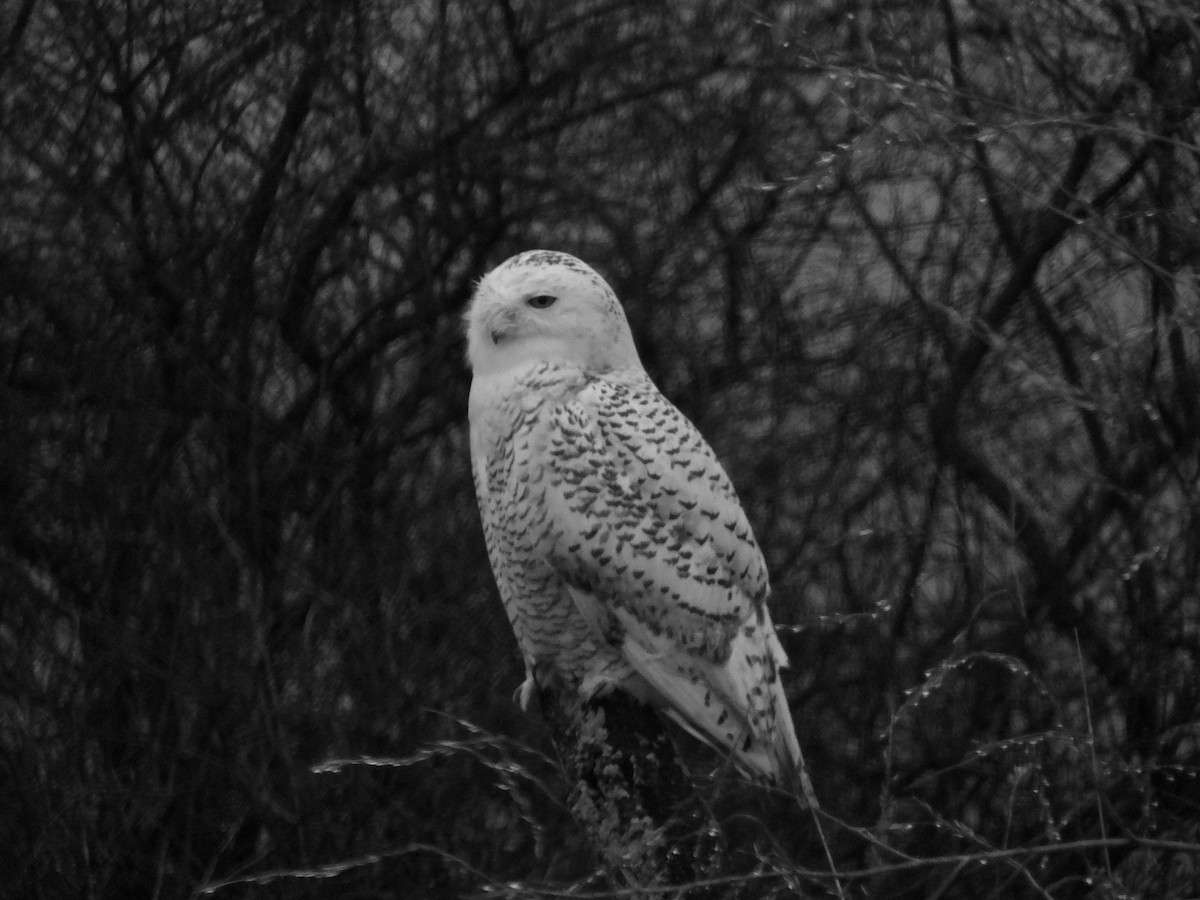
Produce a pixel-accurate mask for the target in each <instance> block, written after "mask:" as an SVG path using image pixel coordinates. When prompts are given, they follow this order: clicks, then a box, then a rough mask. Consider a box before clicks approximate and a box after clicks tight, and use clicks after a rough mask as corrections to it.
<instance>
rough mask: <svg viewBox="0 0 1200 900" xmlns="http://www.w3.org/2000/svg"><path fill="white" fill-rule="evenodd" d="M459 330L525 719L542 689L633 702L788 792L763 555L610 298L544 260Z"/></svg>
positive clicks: (505, 283)
mask: <svg viewBox="0 0 1200 900" xmlns="http://www.w3.org/2000/svg"><path fill="white" fill-rule="evenodd" d="M466 322H467V336H468V357H469V361H470V364H471V369H472V371H473V374H474V380H473V382H472V384H471V400H470V418H471V459H472V464H473V470H474V476H475V490H476V494H477V496H478V499H479V510H480V514H481V516H482V518H483V530H484V535H485V536H486V539H487V546H488V554H489V557H490V559H491V564H492V570H493V571H494V573H495V576H496V582H497V584H498V585H499V589H500V596H501V598H502V599H503V601H504V607H505V609H506V610H507V611H508V617H509V619H510V621H511V622H512V626H513V631H514V632H515V633H516V637H517V642H518V644H519V645H520V647H521V651H522V653H523V654H524V657H525V667H526V672H527V677H526V679H525V682H524V684H523V685H522V686H521V688H520V699H521V705H522V707H526V706H527V705H528V703H529V700H530V698H531V697H532V696H533V693H534V691H535V690H536V689H542V690H553V691H556V692H558V693H559V695H560V696H563V695H564V693H563V692H566V693H565V696H577V697H578V698H579V700H580V702H581V703H582V702H584V701H586V700H588V699H590V698H593V697H595V696H597V695H602V694H604V693H605V692H608V691H612V690H621V691H626V692H628V693H630V694H632V695H634V696H635V697H637V698H639V699H640V700H642V701H644V702H646V703H649V704H651V705H653V706H654V707H655V708H657V709H659V710H661V711H662V712H663V713H665V714H666V715H668V716H669V717H670V718H672V719H674V720H675V721H676V722H678V723H679V724H680V725H682V726H683V727H684V728H685V729H687V730H688V731H690V732H691V733H692V734H694V735H696V736H698V737H700V738H702V739H703V740H705V741H708V742H709V743H710V744H712V745H714V746H715V747H717V748H718V749H719V750H721V751H723V752H725V753H727V754H729V755H730V756H731V757H732V758H733V760H734V761H735V763H736V764H737V765H738V767H739V768H740V769H742V770H743V771H744V772H745V773H746V774H748V775H749V776H751V777H752V778H755V779H759V780H766V781H768V782H771V783H776V784H779V783H783V784H791V783H794V782H793V779H794V778H796V777H802V763H801V756H800V747H799V745H798V743H797V742H796V733H795V729H794V728H793V725H792V717H791V714H790V712H789V711H788V705H787V700H786V698H785V696H784V692H783V686H782V684H781V683H780V678H779V670H780V669H781V668H782V667H783V666H786V665H787V657H786V655H785V654H784V651H783V648H782V647H781V646H780V643H779V639H778V638H777V637H776V635H775V629H774V626H773V625H772V624H771V614H770V612H769V611H768V610H767V607H766V601H767V595H768V593H769V587H768V582H767V571H766V566H765V563H764V561H763V557H762V553H761V552H760V551H759V549H758V545H757V543H756V542H755V540H754V535H753V533H752V532H751V530H750V525H749V523H748V522H747V520H746V515H745V513H744V512H743V511H742V507H741V505H740V504H739V503H738V499H737V496H736V495H735V494H734V490H733V487H732V485H731V484H730V482H729V478H728V477H727V476H726V474H725V471H724V469H722V468H721V465H720V463H718V462H717V459H716V457H715V456H714V454H713V451H712V449H711V448H710V447H709V446H708V444H707V442H705V440H704V438H703V437H701V436H700V433H699V432H698V431H697V430H696V428H695V426H693V425H692V423H691V422H689V421H688V420H687V419H686V418H685V417H684V416H683V414H682V413H680V412H679V410H677V409H676V408H675V407H674V406H672V405H671V403H670V402H668V401H667V399H666V398H665V397H663V395H662V394H661V393H659V391H658V389H657V388H656V387H655V386H654V384H653V382H651V381H650V378H649V376H648V375H647V374H646V371H645V370H644V369H643V368H642V365H641V362H640V361H639V360H638V355H637V351H636V350H635V348H634V343H633V335H632V333H631V332H630V329H629V323H628V322H627V321H626V319H625V313H624V312H623V310H622V309H621V305H620V303H618V302H617V298H616V295H615V294H614V293H613V291H612V289H611V288H610V287H609V286H608V284H607V283H606V282H605V281H604V279H603V278H601V277H600V276H599V275H598V274H597V273H596V272H595V271H594V270H593V269H591V268H590V267H589V266H587V265H585V264H584V263H583V262H581V261H580V260H578V259H576V258H575V257H573V256H569V255H567V254H564V253H555V252H550V251H546V250H532V251H529V252H527V253H521V254H519V255H518V256H514V257H512V258H511V259H509V260H508V261H507V262H505V263H503V264H502V265H500V266H499V267H497V268H496V269H494V270H493V271H492V272H490V273H489V274H488V275H487V276H486V277H485V278H484V279H483V280H482V282H480V284H479V288H478V290H477V291H476V293H475V297H474V299H473V301H472V302H471V305H470V308H469V310H468V312H467V315H466ZM805 787H807V785H806V784H805ZM805 793H806V794H807V795H809V797H810V798H811V789H807V790H806V791H805Z"/></svg>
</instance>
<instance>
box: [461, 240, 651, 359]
mask: <svg viewBox="0 0 1200 900" xmlns="http://www.w3.org/2000/svg"><path fill="white" fill-rule="evenodd" d="M466 321H467V358H468V360H469V362H470V364H471V369H472V371H473V372H474V373H475V375H477V376H478V375H487V374H491V373H494V372H499V371H503V370H504V369H507V368H510V367H512V366H514V365H518V364H521V363H527V362H533V361H540V360H562V361H566V362H573V363H575V364H577V365H579V366H581V367H582V368H583V369H584V370H585V371H587V372H607V371H611V370H613V369H618V368H623V367H625V366H630V365H639V363H638V358H637V351H636V350H635V349H634V345H633V336H632V334H631V332H630V330H629V323H628V322H627V321H626V319H625V313H624V311H623V310H622V309H621V304H620V303H618V302H617V298H616V295H615V294H614V293H613V291H612V288H610V287H609V286H608V284H607V283H606V282H605V281H604V279H603V278H601V277H600V276H599V275H598V274H597V273H596V271H595V270H594V269H592V268H591V267H590V266H588V265H587V264H586V263H583V262H581V261H580V260H578V259H576V258H575V257H573V256H569V255H568V254H566V253H555V252H553V251H549V250H530V251H527V252H525V253H520V254H518V255H517V256H514V257H512V258H511V259H509V260H508V261H506V262H504V263H502V264H501V265H499V266H497V267H496V268H495V269H493V270H492V271H491V272H489V273H488V274H487V275H486V276H485V277H484V279H483V280H482V281H481V282H480V283H479V287H478V289H476V291H475V297H474V299H473V300H472V301H471V305H470V307H469V308H468V309H467V315H466Z"/></svg>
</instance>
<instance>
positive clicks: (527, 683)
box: [513, 672, 537, 712]
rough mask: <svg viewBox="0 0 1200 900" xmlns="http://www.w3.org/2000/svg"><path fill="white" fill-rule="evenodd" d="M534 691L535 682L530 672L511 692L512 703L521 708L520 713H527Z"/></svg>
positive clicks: (535, 688)
mask: <svg viewBox="0 0 1200 900" xmlns="http://www.w3.org/2000/svg"><path fill="white" fill-rule="evenodd" d="M536 691H537V681H536V680H535V679H534V677H533V672H530V673H529V674H528V675H526V676H525V680H524V681H522V682H521V683H520V685H518V686H517V689H516V690H515V691H513V702H514V703H516V704H518V705H519V706H520V707H521V711H522V712H529V703H530V701H531V700H532V699H533V696H534V693H535V692H536Z"/></svg>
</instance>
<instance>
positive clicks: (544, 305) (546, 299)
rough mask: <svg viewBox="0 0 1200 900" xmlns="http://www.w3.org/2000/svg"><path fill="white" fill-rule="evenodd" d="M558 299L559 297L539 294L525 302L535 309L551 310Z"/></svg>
mask: <svg viewBox="0 0 1200 900" xmlns="http://www.w3.org/2000/svg"><path fill="white" fill-rule="evenodd" d="M557 299H558V298H557V297H554V296H551V295H550V294H538V295H537V296H534V297H530V298H529V299H528V300H526V301H525V302H526V303H528V304H529V305H530V306H532V307H533V308H534V309H549V308H550V307H551V306H553V305H554V301H556V300H557Z"/></svg>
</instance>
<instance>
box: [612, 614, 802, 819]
mask: <svg viewBox="0 0 1200 900" xmlns="http://www.w3.org/2000/svg"><path fill="white" fill-rule="evenodd" d="M622 649H623V651H624V654H625V657H626V659H627V660H628V661H629V662H630V664H631V665H632V666H633V668H634V670H635V671H636V672H637V673H638V674H639V675H641V676H642V678H643V679H645V681H646V682H647V683H648V685H649V687H650V689H651V695H652V698H653V700H654V702H655V703H656V705H657V706H658V707H659V708H660V709H661V710H662V712H663V713H664V714H666V715H667V716H668V717H669V718H671V719H672V720H673V721H674V722H676V723H677V724H678V725H680V726H681V727H682V728H683V729H684V730H686V731H688V732H690V733H691V734H692V735H694V736H695V737H697V738H699V739H700V740H703V741H704V742H706V743H708V744H710V745H712V746H713V747H714V748H715V749H717V750H718V751H719V752H721V753H725V754H728V755H729V756H730V758H731V759H732V761H733V763H734V764H735V765H736V766H737V767H738V769H740V770H741V771H742V772H743V773H745V774H746V775H747V776H749V777H750V778H751V779H752V780H754V781H762V782H766V783H768V784H771V785H775V786H778V787H782V788H784V789H785V790H795V791H796V793H797V795H798V796H799V797H800V798H801V799H802V800H803V801H804V803H805V805H807V806H813V807H815V806H817V803H816V798H815V796H814V795H813V790H812V785H811V784H810V782H809V780H808V776H807V774H806V773H805V771H804V758H803V756H802V755H801V753H800V744H799V742H798V741H797V740H796V730H795V726H794V725H793V724H792V715H791V711H790V710H789V709H788V705H787V698H786V697H785V696H784V693H783V685H782V684H781V683H780V680H779V677H778V672H779V669H780V668H781V667H782V666H784V665H786V664H787V656H786V655H785V654H784V652H783V648H782V646H780V644H779V641H778V639H777V638H776V637H775V632H774V628H773V627H772V626H771V620H770V616H769V615H767V614H766V613H765V610H764V616H763V619H762V620H761V621H760V622H759V623H758V625H757V627H749V628H742V629H739V630H738V632H737V636H736V637H735V638H734V639H733V641H732V642H731V645H730V653H729V656H728V658H727V659H726V661H725V662H724V663H723V664H719V665H718V664H714V663H709V662H707V661H705V660H702V659H698V658H696V657H694V656H692V655H691V654H688V653H681V652H680V651H679V649H678V647H676V646H674V645H673V643H672V642H669V639H667V638H665V637H664V636H662V635H646V634H645V633H644V632H643V634H642V636H641V639H635V638H634V637H633V636H632V635H629V634H627V636H626V639H625V641H624V644H623V647H622Z"/></svg>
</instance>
